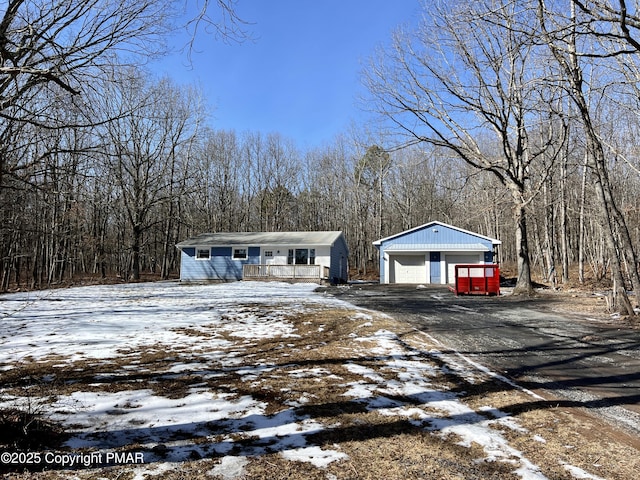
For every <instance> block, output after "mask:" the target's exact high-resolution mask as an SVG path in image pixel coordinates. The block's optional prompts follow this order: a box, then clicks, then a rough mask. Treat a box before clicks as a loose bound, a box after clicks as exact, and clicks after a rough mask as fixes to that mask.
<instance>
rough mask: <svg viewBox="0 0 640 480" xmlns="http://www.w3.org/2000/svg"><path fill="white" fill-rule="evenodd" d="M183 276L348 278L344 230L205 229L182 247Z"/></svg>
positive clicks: (202, 278)
mask: <svg viewBox="0 0 640 480" xmlns="http://www.w3.org/2000/svg"><path fill="white" fill-rule="evenodd" d="M176 247H178V248H179V249H180V251H181V257H180V280H182V281H187V282H189V281H208V280H209V281H232V280H243V279H244V280H272V279H279V280H295V281H309V282H321V281H330V282H333V283H342V282H346V281H347V278H348V262H347V259H348V257H349V250H348V248H347V243H346V241H345V239H344V236H343V235H342V232H236V233H203V234H202V235H198V236H197V237H193V238H189V239H188V240H185V241H183V242H180V243H178V244H177V245H176Z"/></svg>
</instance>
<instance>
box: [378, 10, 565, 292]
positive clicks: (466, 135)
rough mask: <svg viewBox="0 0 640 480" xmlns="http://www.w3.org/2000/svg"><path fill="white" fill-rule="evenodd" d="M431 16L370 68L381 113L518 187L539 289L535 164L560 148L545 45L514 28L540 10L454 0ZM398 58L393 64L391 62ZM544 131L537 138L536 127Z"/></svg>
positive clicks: (519, 223) (520, 242)
mask: <svg viewBox="0 0 640 480" xmlns="http://www.w3.org/2000/svg"><path fill="white" fill-rule="evenodd" d="M436 10H437V11H432V12H429V15H428V16H427V15H425V23H423V24H422V25H421V28H420V30H419V31H418V32H417V33H416V34H415V35H408V34H402V33H400V34H398V35H396V38H395V41H394V45H393V50H391V51H390V52H388V54H387V56H386V58H384V59H383V60H382V61H380V62H379V63H378V64H377V65H374V66H373V67H372V68H371V69H370V70H369V72H368V83H369V88H370V91H371V92H372V94H373V95H374V97H375V98H377V100H378V105H379V108H380V111H381V112H382V113H383V114H384V115H386V116H387V117H388V118H390V119H391V120H392V121H393V122H395V124H396V125H397V126H398V127H399V129H400V131H401V132H402V133H404V134H405V135H407V136H408V137H409V143H421V142H424V143H428V144H432V145H434V146H437V147H440V148H442V149H445V150H447V151H449V152H450V154H451V155H452V156H455V157H458V158H461V159H463V160H464V161H465V162H467V163H468V164H469V165H471V166H473V167H475V168H477V169H480V170H485V171H489V172H491V173H492V174H493V175H495V176H496V177H497V178H498V179H499V180H500V182H501V183H502V185H504V186H505V187H506V188H507V190H508V191H509V192H510V196H511V199H512V204H513V211H514V220H515V224H516V244H517V249H518V254H517V257H518V258H517V261H518V280H517V284H516V288H515V290H514V293H529V292H531V290H532V283H531V270H530V256H529V245H528V236H527V215H526V210H527V206H528V205H529V203H530V202H531V200H532V199H533V198H534V196H535V195H536V194H537V192H538V191H539V187H540V183H539V184H538V185H531V182H530V169H531V166H532V165H533V164H534V163H535V162H538V161H540V159H541V158H542V157H545V158H546V159H547V161H550V160H552V159H553V158H554V157H555V156H556V155H557V146H558V143H561V142H556V141H554V139H553V138H552V137H553V135H554V130H553V129H551V128H548V129H546V130H541V129H540V128H539V127H540V125H542V124H545V123H546V124H549V123H551V122H552V118H551V117H552V115H551V114H550V113H548V108H546V107H545V106H546V105H548V104H549V100H550V99H549V98H544V97H543V96H542V94H541V92H542V89H541V88H540V86H541V84H542V79H541V78H539V77H536V75H538V74H539V73H540V70H539V69H537V68H536V62H537V61H538V56H539V48H538V46H537V45H536V42H535V39H533V38H532V37H531V36H530V34H528V33H526V32H520V31H518V30H517V29H515V28H513V24H514V23H515V22H522V21H523V19H522V18H517V17H522V16H527V15H529V17H531V10H530V9H521V8H520V7H519V6H518V5H517V4H516V3H514V2H508V1H505V2H491V4H490V5H489V4H487V5H485V4H484V3H481V2H471V3H467V2H453V3H448V4H447V5H446V6H444V7H441V8H440V9H436ZM385 61H387V62H389V63H388V64H385V63H384V62H385ZM534 128H535V131H536V133H540V132H542V134H543V138H540V139H539V140H536V139H535V138H532V137H533V135H532V130H534Z"/></svg>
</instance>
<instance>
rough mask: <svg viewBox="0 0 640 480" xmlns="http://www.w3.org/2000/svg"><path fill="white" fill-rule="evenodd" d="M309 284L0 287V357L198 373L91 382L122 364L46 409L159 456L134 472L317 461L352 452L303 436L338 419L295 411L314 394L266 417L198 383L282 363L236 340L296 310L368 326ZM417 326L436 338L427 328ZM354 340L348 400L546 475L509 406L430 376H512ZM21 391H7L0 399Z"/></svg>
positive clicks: (103, 444) (95, 442) (99, 445)
mask: <svg viewBox="0 0 640 480" xmlns="http://www.w3.org/2000/svg"><path fill="white" fill-rule="evenodd" d="M316 287H317V286H316V285H313V284H295V285H290V284H279V283H260V282H246V283H245V282H237V283H230V284H223V285H220V284H218V285H189V286H185V285H181V284H178V283H153V284H129V285H112V286H95V287H82V288H70V289H65V290H51V291H46V292H41V293H37V294H33V293H31V294H28V293H18V294H11V295H2V301H1V302H0V318H2V319H3V329H4V336H3V337H2V338H0V368H2V369H7V368H10V366H11V364H12V363H14V362H20V361H22V360H27V359H28V360H30V361H41V360H44V359H45V357H47V356H51V355H53V356H54V357H55V358H56V362H58V364H59V365H60V366H61V368H64V367H65V366H66V362H73V361H76V360H82V361H88V362H90V363H91V364H92V365H94V366H96V368H98V369H99V366H100V364H101V362H105V363H107V366H105V368H106V369H107V370H106V371H108V372H110V371H112V369H113V367H112V366H111V367H108V362H107V361H108V360H115V359H117V360H118V363H119V364H120V365H121V368H122V369H123V371H126V372H131V371H135V372H138V371H140V372H143V371H144V370H142V369H141V368H144V364H145V359H144V358H143V355H145V354H146V355H157V354H165V356H164V357H163V362H165V361H166V360H167V359H171V361H166V368H163V369H161V371H159V372H158V371H157V370H154V372H153V375H154V377H155V378H156V379H157V380H158V381H163V380H168V379H169V380H170V379H171V378H172V376H174V375H178V374H185V373H186V374H188V373H193V374H194V375H197V377H198V380H197V381H198V384H197V385H195V386H194V385H191V386H190V388H189V389H188V390H187V391H186V392H184V394H181V395H179V396H180V398H167V397H164V396H162V395H160V394H159V393H158V392H154V391H153V390H151V389H148V388H144V389H132V388H131V385H125V386H123V389H121V390H120V391H117V390H118V389H117V388H114V389H112V390H110V391H100V388H99V387H101V386H104V385H105V384H113V385H115V386H116V387H117V383H118V382H119V381H126V375H122V374H119V373H114V374H102V373H99V372H98V373H97V374H95V375H94V377H93V379H92V380H93V381H94V382H95V389H92V391H80V392H74V393H72V394H70V395H66V396H60V397H59V398H58V399H57V401H56V402H55V404H54V405H52V406H51V407H52V410H54V411H55V412H56V413H55V414H53V415H52V419H53V420H57V421H60V422H62V423H63V424H65V425H67V426H68V427H69V428H70V429H71V430H72V432H71V433H72V437H71V438H70V439H69V441H68V443H67V445H68V446H69V447H72V448H96V449H108V448H118V447H122V446H126V445H129V444H138V445H140V446H141V448H146V449H149V450H150V452H153V453H149V457H148V458H149V459H150V460H152V461H156V462H157V463H155V464H154V465H153V467H152V466H149V465H146V466H145V467H144V468H143V467H136V468H135V469H133V472H134V475H135V478H140V479H142V478H146V477H147V476H154V475H162V474H164V473H165V472H166V471H167V470H171V469H174V468H179V466H177V465H175V464H173V463H171V462H181V461H184V460H186V459H189V458H193V457H194V456H195V457H197V456H201V457H207V456H209V457H211V456H221V457H222V458H221V461H220V463H219V464H218V465H216V466H215V467H213V468H212V469H211V470H210V471H209V474H211V475H219V476H222V477H223V478H225V479H234V478H241V477H242V476H243V475H244V470H245V467H246V466H247V463H248V462H249V461H250V460H249V458H251V457H252V456H255V455H264V454H267V453H278V454H280V455H282V456H283V457H284V458H286V459H288V460H294V461H304V462H310V463H312V464H313V465H315V466H316V467H318V468H325V467H326V466H327V465H329V464H330V463H331V462H335V461H339V460H343V459H347V458H348V456H347V455H346V454H345V453H343V452H340V451H339V450H338V449H337V448H326V449H322V448H320V447H318V446H315V445H311V444H310V443H309V441H308V439H307V436H308V435H311V434H314V433H318V432H321V431H324V430H327V429H331V428H338V427H337V426H336V425H323V424H322V423H320V422H319V421H316V420H315V419H313V418H311V417H309V416H306V415H301V414H300V413H299V411H298V410H297V408H298V407H300V406H302V405H304V404H307V403H308V402H310V396H309V395H307V394H305V393H304V392H301V394H300V396H299V398H298V399H297V400H295V401H291V402H289V406H290V408H288V409H285V410H283V411H280V412H278V413H275V414H271V415H267V414H266V413H265V411H266V409H267V404H265V403H264V402H262V401H259V400H256V399H255V398H252V397H251V396H249V395H241V394H235V393H230V392H215V391H214V392H212V391H211V390H210V387H208V386H207V385H206V381H207V380H208V379H214V378H217V377H219V376H221V375H224V374H228V373H229V372H232V373H233V374H234V375H236V376H238V377H239V378H240V379H241V380H243V381H245V382H255V384H256V385H259V384H260V382H261V381H262V380H263V378H265V377H267V376H269V375H273V373H274V371H276V370H277V369H282V368H283V366H282V365H274V364H272V363H269V361H268V360H264V359H263V360H255V361H254V360H253V359H252V362H251V364H250V365H249V366H245V365H244V362H243V359H244V360H246V357H244V355H245V353H244V349H245V348H247V345H251V342H252V341H255V340H256V339H272V338H273V339H278V340H279V339H283V340H284V339H286V338H295V337H296V336H297V335H298V333H297V332H296V331H295V326H294V324H293V323H292V322H291V321H290V319H291V318H292V316H293V315H296V314H300V313H305V312H310V311H314V310H317V309H319V308H324V307H327V306H330V307H332V308H336V307H340V308H345V309H348V310H349V312H354V313H349V315H350V318H352V319H354V320H364V321H366V322H367V323H366V324H365V325H372V324H373V316H372V315H371V313H365V312H363V311H361V310H358V309H357V308H356V307H353V306H351V305H349V304H348V303H346V302H343V301H339V300H335V299H333V298H332V297H330V296H327V295H320V294H317V293H314V292H313V290H314V289H315V288H316ZM432 296H433V295H432ZM376 315H377V314H376ZM424 335H425V338H428V339H429V341H430V343H431V344H437V341H436V340H435V339H434V338H433V337H431V336H429V335H428V334H424ZM353 338H354V340H355V341H354V342H353V356H352V359H351V360H350V361H349V362H347V363H346V364H344V368H345V369H346V370H347V371H348V372H349V373H350V374H351V375H353V376H354V377H355V379H354V380H353V381H350V382H349V383H346V384H345V383H343V384H340V383H336V387H340V388H345V389H347V391H346V392H345V393H344V394H343V395H345V396H346V397H349V398H350V400H348V401H351V402H353V403H354V404H358V405H362V406H363V407H364V408H366V409H368V410H371V411H377V412H379V413H381V414H383V415H389V416H397V417H404V418H407V419H409V421H410V422H411V423H412V424H414V425H416V426H418V427H421V428H424V429H426V430H427V431H431V432H433V434H434V435H440V436H442V437H447V438H455V441H457V442H458V443H459V444H460V445H465V446H470V445H471V444H472V443H475V444H478V445H480V446H481V447H482V448H483V449H484V452H485V455H486V457H485V459H484V460H485V461H500V462H505V463H508V464H510V465H513V468H514V472H515V473H516V474H517V475H518V476H520V477H521V478H523V479H525V480H540V479H543V478H545V477H544V476H543V475H542V474H541V473H540V469H539V468H538V467H537V466H536V465H534V464H532V463H531V462H530V461H529V460H527V459H526V458H525V457H524V455H523V453H522V452H520V451H518V450H517V449H515V448H513V447H512V446H511V445H510V444H509V441H508V440H507V438H506V437H505V436H504V435H503V434H502V432H500V431H499V430H498V429H496V428H495V427H496V426H502V427H505V428H508V429H510V430H512V431H517V432H520V433H526V430H525V429H523V428H522V427H521V426H519V424H518V422H517V421H516V420H515V419H514V418H513V417H510V416H509V415H507V414H506V413H504V412H501V411H499V410H497V409H494V408H492V407H491V406H486V407H483V408H481V409H479V411H475V410H473V409H471V408H469V407H468V406H467V405H465V404H464V403H463V402H462V401H461V399H460V394H459V393H456V392H451V391H447V390H446V389H443V388H437V387H435V386H434V385H432V382H433V379H434V377H435V376H436V375H439V374H441V373H449V372H455V374H456V375H459V376H460V377H462V378H464V379H467V380H468V381H475V380H476V379H479V380H481V379H482V378H481V377H482V375H488V376H490V377H493V378H497V379H499V380H501V381H503V382H506V383H508V384H509V385H512V386H514V387H517V388H520V387H519V386H517V385H515V384H514V383H513V382H510V381H509V380H508V379H506V378H504V377H502V376H500V375H497V374H495V373H494V372H491V371H490V370H488V369H486V368H485V367H483V366H482V365H479V364H477V363H476V362H473V361H471V360H470V359H468V358H466V357H464V356H463V355H461V354H459V353H457V352H455V353H453V354H444V353H442V352H439V351H437V350H430V351H417V350H416V349H415V348H409V347H408V346H407V344H406V343H405V342H404V341H403V340H402V339H400V338H399V337H398V336H397V335H396V334H395V333H394V332H391V331H389V330H384V329H381V330H378V331H377V332H375V333H374V334H369V335H358V334H354V335H353ZM233 339H237V340H236V341H233ZM289 345H291V344H289ZM276 348H282V350H283V352H282V354H283V355H286V353H287V351H286V350H287V348H290V347H288V346H287V344H286V342H284V341H283V342H282V343H280V344H279V345H278V346H277V347H276ZM443 350H444V349H443ZM358 356H359V358H360V359H361V360H362V362H360V361H359V360H358ZM154 358H155V357H154ZM372 359H375V361H376V363H377V364H382V365H383V366H382V367H381V368H378V370H374V369H373V368H371V367H369V366H367V365H368V363H367V362H370V361H371V360H372ZM271 361H273V360H271ZM141 366H142V367H141ZM285 367H286V368H291V370H290V371H289V372H288V373H287V374H288V375H289V376H290V377H291V379H292V382H295V379H297V378H331V379H333V380H337V381H338V382H340V381H341V379H340V378H339V377H338V376H335V375H332V374H331V372H330V371H329V370H328V369H324V368H308V369H306V368H300V367H299V366H297V365H294V364H288V365H285ZM285 372H286V370H285ZM200 378H201V379H202V380H200ZM201 382H203V383H201ZM521 390H523V391H525V392H527V393H529V394H530V395H532V396H534V397H535V398H540V397H539V396H537V395H535V394H534V393H532V392H529V391H527V390H524V389H521ZM19 400H20V399H19V398H11V397H8V396H3V397H2V402H1V403H2V404H7V403H8V402H16V401H19ZM195 439H197V441H194V440H195ZM249 439H251V440H252V441H251V442H248V441H247V440H249ZM534 440H536V441H540V440H538V439H537V438H535V437H534ZM231 452H234V453H235V455H234V456H231V455H230V453H231ZM145 460H146V458H145ZM565 468H567V470H568V471H570V472H571V474H572V475H574V476H576V475H581V474H582V473H580V472H581V471H579V469H575V470H572V469H573V468H575V467H569V466H565ZM584 475H588V474H587V473H586V472H584ZM576 478H590V479H598V477H593V476H585V477H576Z"/></svg>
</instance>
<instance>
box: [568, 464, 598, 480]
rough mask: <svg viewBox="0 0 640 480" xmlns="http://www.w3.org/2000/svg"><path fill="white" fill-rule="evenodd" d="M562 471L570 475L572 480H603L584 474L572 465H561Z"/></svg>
mask: <svg viewBox="0 0 640 480" xmlns="http://www.w3.org/2000/svg"><path fill="white" fill-rule="evenodd" d="M563 466H564V469H565V470H566V471H567V472H569V473H570V474H571V476H572V477H573V478H578V479H586V480H605V479H604V478H602V477H598V476H597V475H591V474H590V473H587V472H585V471H584V470H582V469H581V468H578V467H574V466H573V465H568V464H563Z"/></svg>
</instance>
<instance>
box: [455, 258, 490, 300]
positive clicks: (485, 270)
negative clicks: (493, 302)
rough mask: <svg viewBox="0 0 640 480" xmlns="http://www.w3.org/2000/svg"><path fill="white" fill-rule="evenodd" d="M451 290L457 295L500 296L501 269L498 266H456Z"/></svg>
mask: <svg viewBox="0 0 640 480" xmlns="http://www.w3.org/2000/svg"><path fill="white" fill-rule="evenodd" d="M455 269H456V279H455V284H454V287H453V288H451V290H453V292H454V293H455V294H456V295H500V267H499V266H498V265H497V264H494V263H493V264H486V265H479V264H461V265H456V267H455Z"/></svg>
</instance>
